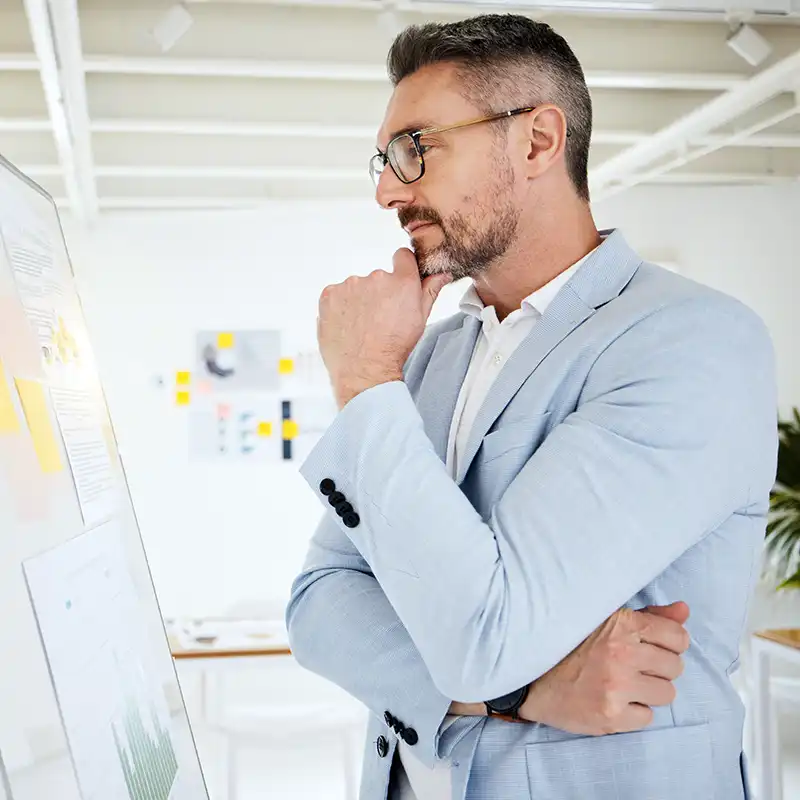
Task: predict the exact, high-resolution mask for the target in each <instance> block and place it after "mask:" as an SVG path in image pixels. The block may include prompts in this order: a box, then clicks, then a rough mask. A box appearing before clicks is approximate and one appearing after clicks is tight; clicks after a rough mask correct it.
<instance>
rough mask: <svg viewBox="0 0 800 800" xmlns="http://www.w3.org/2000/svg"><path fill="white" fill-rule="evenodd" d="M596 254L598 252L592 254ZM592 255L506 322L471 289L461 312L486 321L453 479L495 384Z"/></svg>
mask: <svg viewBox="0 0 800 800" xmlns="http://www.w3.org/2000/svg"><path fill="white" fill-rule="evenodd" d="M592 252H594V251H592ZM589 255H591V253H588V254H587V255H585V256H584V257H583V258H582V259H581V260H580V261H578V262H576V263H575V264H573V265H572V266H571V267H568V268H567V269H565V270H564V271H563V272H561V273H559V274H558V275H556V277H555V278H553V280H551V281H550V282H549V283H546V284H545V285H544V286H542V287H541V288H540V289H537V290H536V291H535V292H533V293H532V294H529V295H528V296H527V297H526V298H525V299H524V300H523V301H522V304H521V305H520V307H519V308H518V309H516V311H512V312H511V313H510V314H509V315H508V316H507V317H506V318H505V319H504V320H503V321H502V322H500V321H499V320H498V319H497V312H496V310H495V307H494V306H488V307H487V306H484V305H483V301H482V300H481V298H480V297H479V296H478V292H477V291H476V289H475V285H474V284H473V285H471V286H470V287H469V289H467V291H466V293H465V294H464V297H463V298H462V299H461V303H460V304H459V308H460V309H461V311H463V312H464V313H465V314H469V315H470V316H472V317H476V318H478V319H480V320H482V321H483V327H482V329H481V333H480V335H479V336H478V340H477V342H476V343H475V350H474V351H473V353H472V360H471V361H470V364H469V369H468V370H467V375H466V377H465V378H464V383H463V384H462V386H461V391H460V392H459V395H458V401H457V402H456V408H455V412H454V413H453V421H452V423H451V425H450V438H449V441H448V445H447V466H448V469H449V471H450V476H451V477H452V478H455V476H456V475H458V474H459V466H460V459H461V458H462V456H463V454H464V451H465V450H466V447H467V440H468V438H469V435H470V433H471V432H472V426H473V424H474V422H475V417H477V415H478V411H480V408H481V406H482V405H483V401H484V400H485V399H486V395H487V394H488V393H489V390H490V389H491V388H492V384H493V383H494V382H495V379H496V378H497V376H498V375H499V374H500V370H502V369H503V367H504V366H505V363H506V361H508V359H509V358H511V355H512V354H513V352H514V351H515V350H516V349H517V347H519V346H520V344H522V342H523V340H524V339H525V338H526V337H527V336H528V334H529V333H530V332H531V331H532V330H533V327H534V325H536V323H537V322H538V321H539V319H541V317H542V316H543V315H544V312H545V311H546V310H547V307H548V306H549V305H550V303H551V302H552V301H553V298H555V296H556V295H557V294H558V292H559V291H560V289H561V287H562V286H564V284H565V283H567V281H568V280H569V279H570V278H571V277H572V276H573V274H574V273H575V272H577V270H578V268H579V267H580V266H581V264H583V262H584V261H585V260H586V259H587V258H588V257H589Z"/></svg>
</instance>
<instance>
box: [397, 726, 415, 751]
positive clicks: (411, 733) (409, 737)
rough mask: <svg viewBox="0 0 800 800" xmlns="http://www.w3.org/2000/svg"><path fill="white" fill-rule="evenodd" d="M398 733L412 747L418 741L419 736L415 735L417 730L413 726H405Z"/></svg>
mask: <svg viewBox="0 0 800 800" xmlns="http://www.w3.org/2000/svg"><path fill="white" fill-rule="evenodd" d="M400 735H401V736H402V737H403V741H404V742H405V743H406V744H409V745H411V746H412V747H413V746H414V745H415V744H416V743H417V742H418V741H419V736H417V732H416V731H415V730H414V729H413V728H406V729H405V731H404V732H403V733H402V734H400Z"/></svg>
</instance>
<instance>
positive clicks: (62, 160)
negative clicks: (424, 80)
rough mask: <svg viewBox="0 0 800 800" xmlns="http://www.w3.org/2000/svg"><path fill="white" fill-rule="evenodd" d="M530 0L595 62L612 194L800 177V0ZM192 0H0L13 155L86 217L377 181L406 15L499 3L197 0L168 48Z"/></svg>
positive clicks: (3, 94)
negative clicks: (654, 186)
mask: <svg viewBox="0 0 800 800" xmlns="http://www.w3.org/2000/svg"><path fill="white" fill-rule="evenodd" d="M524 1H525V0H517V4H516V5H514V4H513V3H503V4H502V7H503V9H504V10H522V11H523V12H524V13H529V14H531V16H534V17H536V18H538V19H544V20H546V21H547V22H549V23H550V24H552V25H553V26H554V27H555V28H556V29H557V30H558V31H559V32H561V33H562V34H563V35H564V36H565V37H566V38H567V40H568V41H569V42H570V44H571V45H572V46H573V48H574V50H575V51H576V53H577V55H578V57H579V58H580V60H581V62H582V63H583V65H584V69H585V71H586V75H587V80H588V82H589V84H590V87H591V89H592V96H593V100H594V106H595V133H594V142H593V147H592V153H591V182H592V188H593V195H594V197H595V198H597V197H601V196H604V195H608V194H612V193H614V192H617V191H621V190H623V189H625V188H627V187H629V186H631V185H635V184H636V183H641V182H647V183H654V182H658V183H690V184H709V183H712V184H713V183H716V184H732V183H775V182H786V181H794V180H798V178H799V177H800V113H798V112H800V108H798V104H799V103H800V0H746V2H747V3H749V4H750V5H751V6H752V7H755V8H760V9H766V10H767V13H759V14H754V13H752V12H751V13H750V14H744V13H742V12H739V13H738V14H737V15H736V16H732V15H731V14H728V13H725V6H724V5H721V4H722V3H723V2H727V0H697V1H696V2H695V0H665V2H670V3H671V5H672V6H673V7H676V6H680V7H682V9H683V10H681V11H677V12H676V11H674V10H672V11H669V12H666V11H663V10H661V11H659V10H657V9H654V8H650V7H648V2H644V1H643V0H571V1H572V5H571V6H568V5H566V4H565V0H545V2H539V3H536V6H537V7H533V3H529V4H528V6H527V7H522V8H521V4H522V3H523V2H524ZM603 2H605V3H606V5H610V4H612V3H614V4H616V5H620V4H624V3H628V9H627V10H626V11H620V10H616V11H609V10H608V9H605V10H598V7H599V6H600V5H601V3H603ZM654 2H655V3H658V2H659V0H654ZM546 4H547V5H546ZM172 5H174V2H172V0H0V154H3V155H4V156H6V157H7V158H8V159H9V160H11V161H12V162H14V163H15V164H17V165H18V166H19V167H20V168H21V169H22V170H23V171H25V172H27V173H29V174H30V175H31V176H32V177H34V178H35V179H36V180H37V181H38V182H40V183H41V184H42V185H43V186H44V187H45V188H46V189H47V190H48V191H50V192H51V193H52V194H53V195H54V196H55V197H56V198H58V199H59V202H60V203H62V204H63V205H64V206H68V205H69V206H71V207H72V208H73V210H74V211H75V213H76V214H77V215H78V216H79V217H82V218H84V219H90V218H92V217H93V216H94V215H95V214H96V213H97V212H98V210H103V209H118V208H197V207H202V208H210V207H227V206H248V205H255V204H257V203H258V202H259V200H261V199H264V198H275V197H279V198H287V197H340V196H369V195H370V194H371V191H372V187H371V184H370V183H369V179H368V177H367V169H366V164H367V161H368V159H369V157H370V155H371V154H372V152H373V151H374V138H375V131H376V129H377V127H378V125H379V123H380V120H381V117H382V114H383V110H384V106H385V103H386V100H387V98H388V96H389V93H390V87H389V84H388V81H387V80H386V78H385V72H384V61H385V56H386V51H387V49H388V46H389V44H390V42H391V39H392V37H393V34H394V32H396V31H397V30H399V29H400V28H401V27H403V26H404V25H406V24H408V23H411V22H420V21H423V20H428V19H452V18H457V17H463V16H467V15H470V14H474V13H479V12H480V11H483V10H486V9H487V8H492V9H495V10H496V9H497V7H498V5H499V3H494V4H492V5H491V6H488V5H486V4H484V5H483V6H477V5H469V4H466V3H464V2H439V3H438V4H434V3H425V2H420V1H419V0H302V1H301V2H297V1H295V2H292V0H246V1H245V0H239V1H238V2H231V0H186V3H185V5H186V8H187V9H188V10H189V11H190V13H191V15H192V17H193V19H194V22H193V24H192V26H191V27H190V28H189V30H188V31H187V32H186V33H185V35H184V36H183V37H182V38H180V39H179V40H178V42H177V43H176V44H175V45H174V47H172V48H171V49H169V50H168V51H166V52H164V51H163V50H162V48H161V46H160V45H159V43H158V42H157V41H156V39H155V38H154V36H153V34H152V31H153V29H154V27H155V26H156V24H157V23H158V22H159V20H160V19H161V17H162V16H163V15H164V14H165V12H167V11H168V10H169V9H170V7H171V6H172ZM695 5H702V7H703V10H702V12H698V10H697V9H694V8H692V6H695ZM742 5H743V2H742V0H738V3H737V6H738V7H739V8H741V6H742ZM631 6H634V10H630V7H631ZM742 18H745V19H748V20H750V21H751V22H752V24H753V26H754V27H755V28H756V29H757V30H758V31H759V32H760V33H761V34H762V35H763V36H764V37H765V38H766V39H767V40H768V42H769V43H770V44H771V46H772V55H771V56H770V57H769V59H768V60H767V61H765V62H764V63H763V64H761V65H760V66H759V67H758V68H755V67H752V66H750V64H748V63H747V62H746V61H744V60H743V59H742V58H741V57H740V56H739V55H737V54H736V53H735V52H734V51H733V50H732V49H731V48H729V47H728V46H727V45H726V41H725V40H726V37H727V35H728V34H729V31H730V27H731V24H735V23H736V21H737V20H741V19H742Z"/></svg>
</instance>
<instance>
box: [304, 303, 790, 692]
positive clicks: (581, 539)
mask: <svg viewBox="0 0 800 800" xmlns="http://www.w3.org/2000/svg"><path fill="white" fill-rule="evenodd" d="M776 418H777V401H776V396H775V377H774V364H773V353H772V346H771V341H770V339H769V336H768V334H767V331H766V329H765V327H764V326H763V323H762V322H761V320H760V319H759V318H758V317H757V316H756V315H755V314H753V313H752V312H751V311H750V310H749V309H747V308H746V307H745V306H743V305H741V304H739V303H738V302H736V301H733V300H731V299H730V298H725V299H724V300H717V299H716V297H714V298H712V299H710V300H709V299H708V297H707V296H705V295H704V296H703V297H702V298H700V299H692V300H689V301H684V302H683V303H682V304H681V305H673V306H669V307H664V308H661V309H658V310H656V311H653V312H651V313H649V315H647V316H645V317H643V318H642V319H640V320H639V321H637V322H636V323H635V324H632V325H631V326H630V327H629V328H628V329H627V330H625V331H623V332H621V333H620V334H619V335H618V336H617V338H615V339H614V340H613V341H612V342H611V343H610V344H609V345H608V346H607V347H606V348H605V349H604V350H603V351H602V352H600V353H599V354H598V355H597V356H596V358H595V361H594V363H593V366H592V368H591V369H590V372H589V375H588V378H587V380H586V383H585V385H584V387H583V391H582V393H581V396H580V398H579V403H578V406H577V408H576V409H575V410H574V412H573V413H571V414H569V415H568V416H566V418H565V419H564V420H563V421H562V422H561V423H560V424H558V425H556V426H555V428H554V429H553V430H552V432H551V433H550V434H549V436H548V437H547V439H546V440H545V441H544V442H543V443H542V445H541V446H540V447H539V448H538V450H537V451H536V452H535V453H534V454H533V455H532V456H531V458H530V459H529V461H528V462H527V463H526V464H525V466H524V467H523V468H522V469H521V471H520V472H519V473H518V474H517V476H516V477H515V478H514V480H513V481H512V482H511V484H510V485H509V486H508V488H507V489H506V491H505V493H504V494H503V495H502V497H501V498H500V499H499V501H498V502H497V504H496V506H495V507H494V509H493V511H492V513H491V516H490V517H489V518H488V519H487V520H484V519H482V518H481V517H480V515H479V514H478V513H477V512H476V511H475V509H474V508H473V506H472V505H471V504H470V502H469V500H468V498H467V497H465V495H464V494H463V493H462V492H461V491H460V489H459V487H458V486H457V485H456V484H455V483H454V482H453V481H452V480H451V478H450V477H449V476H448V474H447V473H446V471H445V467H444V464H443V463H442V461H441V460H440V459H439V457H438V456H437V454H436V452H435V451H434V449H433V447H432V445H431V443H430V441H429V439H428V438H427V436H426V435H425V432H424V429H423V424H422V420H421V419H420V417H419V414H418V413H417V410H416V407H415V405H414V403H413V400H412V398H411V396H410V394H409V392H408V390H407V388H406V386H405V385H404V383H402V382H398V381H394V382H391V383H387V384H383V385H380V386H377V387H374V388H373V389H370V390H368V391H366V392H364V393H362V394H360V395H359V396H357V397H356V398H354V399H353V400H352V401H351V402H350V403H348V404H347V406H345V408H344V409H343V410H342V411H341V412H340V414H339V415H338V416H337V418H336V420H335V421H334V423H333V425H332V426H331V428H330V429H329V430H328V431H327V433H326V434H325V436H324V437H323V438H322V440H321V441H320V442H319V443H318V445H317V447H316V448H315V450H314V451H313V452H312V453H311V455H310V456H309V458H308V459H307V461H306V462H305V464H304V465H303V466H302V468H301V472H302V473H303V475H304V476H305V477H306V479H307V480H308V482H309V483H310V485H311V486H312V488H314V489H315V490H316V491H317V492H318V493H320V487H321V486H322V482H323V481H324V479H326V478H327V479H330V480H332V481H334V482H335V483H336V486H337V488H338V489H339V490H340V491H341V492H342V493H343V494H344V495H345V496H346V498H347V500H348V501H349V502H350V503H351V504H352V505H353V507H354V508H355V512H356V514H357V516H356V517H355V518H353V517H352V516H351V517H350V519H349V525H348V524H345V523H344V521H343V520H342V519H339V518H338V517H337V515H336V513H335V512H333V510H332V509H330V507H329V514H330V518H331V519H332V520H333V521H334V524H335V525H337V526H338V527H339V529H340V530H341V531H342V532H343V533H345V534H346V535H347V536H348V537H349V538H350V540H351V541H352V543H353V544H354V546H355V548H356V550H357V551H358V552H360V553H361V554H362V555H363V557H364V560H365V561H366V563H367V564H369V567H370V569H371V571H372V573H373V574H374V575H375V577H376V578H377V581H378V583H379V584H380V587H381V589H382V590H383V592H384V593H385V595H386V597H387V605H386V606H385V607H383V606H382V609H383V611H382V613H387V614H388V608H389V605H388V604H391V607H392V608H394V610H395V611H396V612H397V616H398V617H399V619H400V621H401V623H402V624H403V625H404V626H405V628H406V629H407V630H408V632H409V634H410V637H411V640H413V642H414V644H415V645H416V647H417V648H418V649H419V651H420V653H421V655H422V658H423V659H424V661H425V664H426V665H427V667H428V669H429V670H430V673H431V676H432V679H433V682H434V684H435V685H436V687H437V688H438V689H439V690H440V691H441V692H442V693H443V694H444V695H446V696H448V697H450V698H453V699H455V700H460V701H464V702H476V701H480V700H482V699H486V698H490V697H497V696H500V695H503V694H505V693H507V692H509V691H513V690H514V689H516V688H518V687H520V686H523V685H526V684H528V683H530V682H531V681H532V680H534V679H536V678H537V677H539V676H541V675H542V674H544V673H545V672H547V671H548V670H549V669H551V668H552V667H553V666H554V665H555V664H557V663H558V662H559V661H560V660H561V659H562V658H563V657H564V656H566V655H567V654H568V653H569V652H571V651H572V650H573V649H574V648H575V647H576V646H577V645H578V644H579V643H580V642H581V641H582V640H583V639H584V638H585V637H586V636H588V635H589V634H590V633H591V631H593V630H594V629H595V628H596V627H597V626H598V625H600V624H601V623H602V622H603V620H605V619H607V618H608V617H609V616H610V615H611V614H613V613H614V611H616V610H617V609H618V608H620V607H621V606H623V605H624V604H625V603H626V602H628V601H629V600H630V598H631V597H633V596H634V595H636V594H637V593H638V592H639V591H641V590H642V589H643V588H644V587H645V586H647V585H648V584H649V583H651V582H652V581H653V580H654V579H655V578H656V577H657V576H658V575H659V574H660V573H661V572H663V571H664V570H665V569H666V568H667V567H668V566H669V565H670V564H671V563H673V562H674V561H675V560H677V559H678V558H679V557H680V556H681V555H682V554H683V553H684V552H685V551H686V550H687V549H689V548H690V547H692V546H693V545H694V544H696V543H697V542H699V541H700V540H701V539H702V538H703V537H705V536H706V535H708V534H709V533H710V532H712V531H713V530H714V529H715V528H717V527H719V525H720V524H721V523H722V522H723V521H724V520H726V519H727V518H728V517H729V516H730V515H731V514H733V513H734V512H735V511H736V510H737V509H741V508H746V507H747V506H748V503H749V502H750V500H751V498H752V499H753V501H754V502H755V501H756V500H757V501H758V505H759V507H760V506H762V505H763V502H762V501H763V498H764V497H765V496H766V495H767V494H768V492H769V488H770V486H771V484H772V480H773V478H774V463H775V457H776V449H777V438H776V437H777V434H776ZM320 499H321V500H323V501H325V497H323V496H322V494H321V493H320ZM327 505H328V504H327V503H326V506H327ZM354 523H356V524H354ZM342 580H344V579H342ZM348 580H349V579H348ZM370 587H372V589H371V590H375V591H377V589H376V588H375V587H373V585H372V584H371V583H370ZM587 598H591V600H590V601H587Z"/></svg>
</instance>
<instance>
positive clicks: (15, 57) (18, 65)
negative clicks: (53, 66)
mask: <svg viewBox="0 0 800 800" xmlns="http://www.w3.org/2000/svg"><path fill="white" fill-rule="evenodd" d="M38 69H39V59H37V58H36V54H35V53H0V72H36V70H38Z"/></svg>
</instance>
